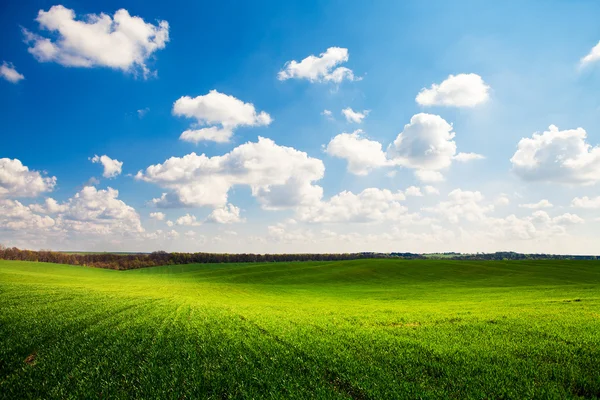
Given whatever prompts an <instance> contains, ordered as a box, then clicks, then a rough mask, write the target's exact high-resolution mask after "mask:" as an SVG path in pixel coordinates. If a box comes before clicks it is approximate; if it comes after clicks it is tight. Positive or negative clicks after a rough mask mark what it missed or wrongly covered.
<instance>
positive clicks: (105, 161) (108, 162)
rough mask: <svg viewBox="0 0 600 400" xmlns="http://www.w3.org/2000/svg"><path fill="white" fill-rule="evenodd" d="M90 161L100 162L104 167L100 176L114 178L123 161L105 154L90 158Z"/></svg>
mask: <svg viewBox="0 0 600 400" xmlns="http://www.w3.org/2000/svg"><path fill="white" fill-rule="evenodd" d="M90 161H91V162H93V163H100V164H102V166H103V167H104V172H103V173H102V176H103V177H105V178H114V177H116V176H117V175H119V174H120V173H121V171H122V168H123V161H119V160H116V159H115V160H113V159H112V158H110V157H109V156H107V155H103V156H97V155H94V157H92V158H90Z"/></svg>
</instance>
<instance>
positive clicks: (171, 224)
mask: <svg viewBox="0 0 600 400" xmlns="http://www.w3.org/2000/svg"><path fill="white" fill-rule="evenodd" d="M165 223H166V224H167V226H168V227H169V228H171V227H172V226H173V225H175V223H174V222H173V221H171V220H169V221H167V222H165Z"/></svg>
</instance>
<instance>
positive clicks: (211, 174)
mask: <svg viewBox="0 0 600 400" xmlns="http://www.w3.org/2000/svg"><path fill="white" fill-rule="evenodd" d="M324 173H325V166H324V165H323V162H322V161H321V160H318V159H316V158H312V157H309V156H308V155H307V154H306V153H304V152H301V151H298V150H296V149H294V148H291V147H285V146H279V145H277V144H276V143H275V142H274V141H272V140H271V139H266V138H262V137H259V138H258V142H256V143H253V142H248V143H245V144H242V145H240V146H238V147H236V148H234V149H233V150H232V151H231V152H229V153H227V154H225V155H223V156H215V157H207V156H206V155H204V154H202V155H197V154H196V153H191V154H188V155H186V156H183V157H172V158H170V159H168V160H166V161H165V162H164V163H163V164H157V165H151V166H149V167H148V168H146V170H145V171H144V172H142V171H140V172H138V174H137V175H136V178H137V179H139V180H143V181H146V182H151V183H155V184H157V185H159V186H161V187H163V188H166V189H169V190H170V191H169V192H167V193H165V194H163V196H162V197H161V198H159V199H154V200H153V202H154V204H155V205H157V206H159V207H182V206H188V207H191V206H212V207H215V208H219V207H223V206H225V205H226V204H227V195H228V192H229V190H230V189H231V187H232V186H234V185H246V186H249V187H250V189H251V190H252V195H253V196H254V197H256V198H257V199H258V200H259V202H260V203H261V204H262V206H263V208H267V209H279V208H290V207H295V206H298V205H303V204H313V203H314V202H315V201H319V200H320V199H321V197H322V195H323V189H322V188H321V187H320V186H316V185H314V184H313V182H315V181H318V180H320V179H321V178H322V177H323V175H324Z"/></svg>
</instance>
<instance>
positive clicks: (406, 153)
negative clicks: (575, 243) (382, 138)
mask: <svg viewBox="0 0 600 400" xmlns="http://www.w3.org/2000/svg"><path fill="white" fill-rule="evenodd" d="M454 136H455V133H454V132H453V131H452V125H450V124H449V123H448V122H446V121H445V120H444V119H443V118H442V117H440V116H439V115H433V114H425V113H420V114H416V115H414V116H413V117H412V118H411V119H410V123H408V124H406V125H404V130H403V131H402V132H401V133H400V134H399V135H398V137H397V138H396V140H394V142H393V143H391V144H390V145H389V146H388V149H387V155H388V158H389V159H390V160H392V161H393V162H394V163H395V164H398V165H402V166H404V167H408V168H414V169H417V170H419V171H422V172H419V173H418V175H417V177H419V178H420V179H422V180H425V181H429V182H432V181H436V180H438V181H439V177H440V176H441V174H434V173H429V174H428V173H427V172H425V171H438V170H440V169H443V168H446V167H448V166H450V164H451V163H452V159H453V157H454V155H455V154H456V143H455V142H454V141H453V140H452V139H454ZM423 178H424V179H423Z"/></svg>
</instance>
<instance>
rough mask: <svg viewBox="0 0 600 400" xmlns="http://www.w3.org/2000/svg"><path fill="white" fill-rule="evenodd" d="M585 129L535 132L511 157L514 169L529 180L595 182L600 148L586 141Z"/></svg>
mask: <svg viewBox="0 0 600 400" xmlns="http://www.w3.org/2000/svg"><path fill="white" fill-rule="evenodd" d="M586 138H587V134H586V132H585V130H584V129H583V128H577V129H569V130H565V131H560V130H559V129H558V127H556V126H554V125H550V128H549V129H548V131H545V132H543V133H541V134H540V133H534V134H533V136H532V137H531V138H523V139H521V140H520V141H519V144H518V147H517V151H516V152H515V154H514V155H513V156H512V158H511V159H510V161H511V163H512V165H513V171H514V172H515V173H516V174H517V175H518V176H520V177H521V178H522V179H525V180H527V181H543V182H553V183H563V184H580V185H589V184H594V183H596V182H598V181H599V180H600V148H598V147H592V146H591V145H590V144H588V143H587V142H586Z"/></svg>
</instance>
